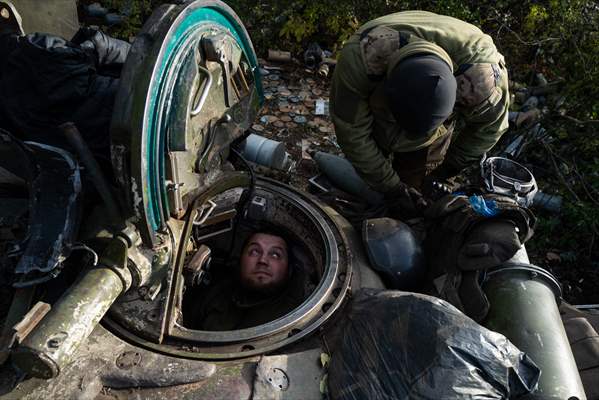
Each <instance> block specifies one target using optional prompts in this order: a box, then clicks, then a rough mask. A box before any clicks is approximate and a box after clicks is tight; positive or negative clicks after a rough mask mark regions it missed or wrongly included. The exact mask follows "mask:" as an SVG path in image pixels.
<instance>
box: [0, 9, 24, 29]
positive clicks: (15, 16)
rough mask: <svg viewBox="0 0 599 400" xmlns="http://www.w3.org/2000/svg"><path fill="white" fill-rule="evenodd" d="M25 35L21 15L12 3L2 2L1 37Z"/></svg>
mask: <svg viewBox="0 0 599 400" xmlns="http://www.w3.org/2000/svg"><path fill="white" fill-rule="evenodd" d="M10 33H12V34H17V35H20V36H23V35H25V32H24V31H23V21H22V18H21V15H20V14H19V12H18V11H17V9H16V8H15V6H14V5H13V4H12V3H11V2H10V1H0V35H4V34H10Z"/></svg>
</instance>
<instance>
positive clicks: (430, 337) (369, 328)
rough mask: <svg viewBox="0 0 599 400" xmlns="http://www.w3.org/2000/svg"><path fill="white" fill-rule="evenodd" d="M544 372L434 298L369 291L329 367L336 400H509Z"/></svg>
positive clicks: (357, 303) (361, 296)
mask: <svg viewBox="0 0 599 400" xmlns="http://www.w3.org/2000/svg"><path fill="white" fill-rule="evenodd" d="M539 376H540V370H539V368H537V366H536V365H535V364H534V363H533V362H532V361H531V360H530V359H529V358H528V356H527V355H526V354H525V353H523V352H521V351H520V350H518V348H516V346H514V345H513V344H512V343H510V342H509V341H508V340H507V339H506V338H505V337H504V336H503V335H501V334H499V333H496V332H493V331H490V330H488V329H486V328H484V327H482V326H480V325H478V324H477V323H476V322H474V321H473V320H472V319H470V318H468V317H467V316H465V315H464V314H462V313H461V312H460V311H459V310H458V309H457V308H455V307H454V306H452V305H451V304H449V303H447V302H445V301H443V300H440V299H437V298H434V297H430V296H426V295H422V294H416V293H408V292H399V291H376V290H371V289H367V290H362V291H360V292H359V293H358V294H357V295H356V297H355V298H354V300H353V302H352V306H351V311H350V313H349V315H348V319H347V326H346V327H345V329H343V337H342V338H341V340H340V342H339V345H338V346H337V347H336V348H335V349H334V351H333V354H332V359H331V366H330V369H329V389H330V392H331V394H332V397H333V399H343V400H354V399H355V400H360V399H435V400H436V399H483V398H484V399H505V398H513V397H517V396H520V395H523V394H527V393H530V392H531V391H533V390H534V389H535V388H536V385H537V382H538V380H539Z"/></svg>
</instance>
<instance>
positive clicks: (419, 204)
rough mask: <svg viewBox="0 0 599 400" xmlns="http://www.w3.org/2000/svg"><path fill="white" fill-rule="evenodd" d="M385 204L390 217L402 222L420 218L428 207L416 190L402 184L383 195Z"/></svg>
mask: <svg viewBox="0 0 599 400" xmlns="http://www.w3.org/2000/svg"><path fill="white" fill-rule="evenodd" d="M385 202H386V205H387V213H388V215H389V216H390V217H392V218H397V219H404V220H405V219H410V218H415V217H419V216H422V213H423V211H424V209H425V208H426V207H427V206H428V203H427V201H426V200H425V199H424V197H423V196H422V194H421V193H420V192H419V191H418V190H416V189H414V188H413V187H410V186H407V185H403V184H402V185H400V186H398V187H397V188H396V189H395V190H393V191H392V192H389V193H387V194H385Z"/></svg>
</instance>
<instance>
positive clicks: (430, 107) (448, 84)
mask: <svg viewBox="0 0 599 400" xmlns="http://www.w3.org/2000/svg"><path fill="white" fill-rule="evenodd" d="M456 89H457V83H456V80H455V78H454V76H453V73H452V71H451V67H450V66H449V65H447V63H446V62H445V61H444V60H442V59H441V58H440V57H437V56H435V55H433V54H417V55H414V56H411V57H408V58H406V59H405V60H402V61H400V62H399V63H398V64H397V66H396V67H395V68H394V69H393V70H392V71H391V72H390V74H389V75H388V77H387V84H386V87H385V93H386V95H387V98H388V101H389V108H390V110H391V112H392V113H393V115H394V117H395V119H396V120H397V123H398V124H399V126H400V127H401V128H402V129H403V130H404V131H405V132H406V134H407V135H408V137H412V138H416V137H421V136H429V135H430V134H431V133H432V132H433V131H434V130H435V129H436V128H438V127H439V126H440V125H441V124H442V123H443V122H444V121H445V120H446V119H447V118H448V117H449V115H450V114H451V112H452V111H453V106H454V104H455V99H456Z"/></svg>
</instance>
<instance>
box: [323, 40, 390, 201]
mask: <svg viewBox="0 0 599 400" xmlns="http://www.w3.org/2000/svg"><path fill="white" fill-rule="evenodd" d="M372 90H373V84H372V83H371V81H370V80H369V79H368V76H367V75H366V71H365V68H364V66H363V62H362V60H361V54H360V48H359V44H358V43H356V42H349V43H348V44H346V45H345V47H344V48H343V50H342V52H341V55H340V58H339V60H338V63H337V66H336V68H335V74H334V76H333V83H332V86H331V117H332V120H333V123H334V125H335V133H336V135H337V141H338V143H339V145H340V146H341V149H342V150H343V152H344V153H345V156H346V157H347V159H348V160H349V161H350V162H351V163H352V165H353V166H354V168H355V169H356V171H357V172H358V174H359V175H360V176H361V177H362V178H363V179H364V180H365V181H366V183H368V185H369V186H370V187H372V188H373V189H374V190H376V191H379V192H381V193H386V192H390V191H393V189H395V188H397V186H399V185H400V183H401V182H400V180H399V176H398V175H397V173H396V172H395V171H394V170H393V167H392V165H391V163H390V162H389V160H388V159H387V157H385V155H384V154H383V152H382V151H381V149H380V148H379V147H378V145H377V144H376V142H375V141H374V139H373V137H372V130H373V125H374V118H373V115H372V112H371V110H370V107H369V105H368V98H369V96H370V93H371V92H372Z"/></svg>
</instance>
